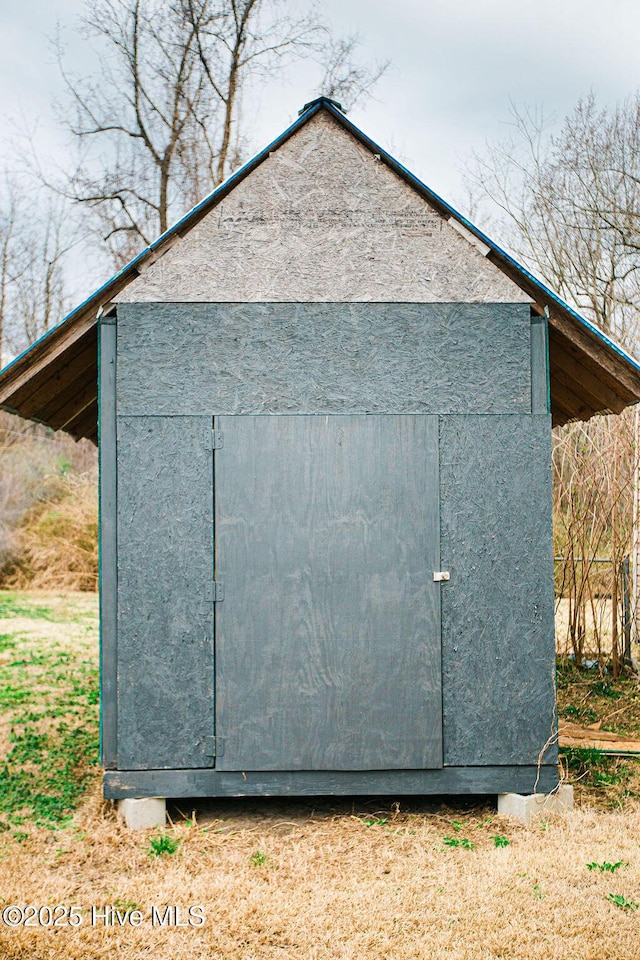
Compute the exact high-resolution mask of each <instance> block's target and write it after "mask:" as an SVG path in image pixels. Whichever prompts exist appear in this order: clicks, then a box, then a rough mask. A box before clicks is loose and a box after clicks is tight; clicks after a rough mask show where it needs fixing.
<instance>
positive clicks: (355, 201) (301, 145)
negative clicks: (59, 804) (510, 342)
mask: <svg viewBox="0 0 640 960" xmlns="http://www.w3.org/2000/svg"><path fill="white" fill-rule="evenodd" d="M118 299H119V300H120V301H121V302H124V301H131V302H136V301H169V300H176V301H227V302H228V301H264V300H284V301H287V300H290V301H318V300H320V301H323V300H326V301H332V300H333V301H338V300H340V301H383V302H384V301H386V302H394V301H402V300H409V301H417V302H442V303H448V302H455V301H463V302H484V301H494V302H529V301H530V298H529V297H527V296H526V295H525V294H524V293H523V292H522V291H521V290H520V288H519V287H517V286H516V285H515V284H514V283H513V282H512V281H511V280H509V279H508V278H507V277H506V276H505V275H504V274H503V273H502V272H501V271H500V270H499V269H498V268H497V267H496V266H494V265H493V264H491V263H490V262H489V261H488V260H487V259H486V258H485V257H484V256H483V254H482V253H481V252H480V251H479V250H478V249H476V248H475V247H474V246H473V245H472V244H471V243H470V242H469V241H468V240H467V239H465V238H463V237H462V236H460V234H458V233H457V232H456V230H454V228H453V227H452V226H451V225H450V224H449V223H448V222H447V221H446V220H445V219H444V218H443V217H442V216H441V215H440V214H439V213H437V212H436V211H435V210H434V209H433V208H431V207H430V206H429V204H428V203H427V202H426V201H425V200H424V199H423V198H422V197H421V196H419V194H417V193H416V191H415V190H413V189H412V188H411V187H409V186H408V185H407V184H406V183H405V182H404V181H403V180H401V179H400V178H399V177H398V176H397V175H396V174H395V173H393V172H392V171H391V170H390V169H389V167H387V166H386V165H385V164H383V163H382V162H379V161H377V160H376V159H375V157H374V155H373V154H372V153H370V152H369V150H368V149H367V148H366V147H364V146H363V145H362V144H361V143H359V141H357V140H356V139H355V138H354V137H353V136H352V135H351V134H350V133H348V132H347V131H346V130H345V129H344V128H342V127H341V126H339V124H338V123H337V122H336V121H335V120H333V119H332V118H331V117H329V116H328V115H327V114H325V113H320V114H318V115H317V116H316V117H314V118H313V119H312V120H310V121H309V122H308V123H307V124H306V125H305V126H304V127H302V128H301V129H300V130H299V131H298V132H297V133H296V134H294V136H293V137H291V138H290V139H289V140H288V141H286V143H284V144H283V145H282V146H281V147H280V148H279V149H278V150H276V151H275V152H274V153H273V154H272V155H271V156H270V157H268V158H267V159H266V160H265V161H264V162H263V163H262V164H261V165H260V166H259V167H258V168H257V169H256V170H254V171H253V173H251V174H250V175H249V176H248V177H247V178H246V179H245V180H243V181H242V182H241V183H240V184H238V186H236V187H235V188H234V189H233V190H232V192H231V193H230V194H228V195H227V196H226V197H225V198H224V199H223V200H222V201H221V202H220V203H219V204H218V205H217V206H216V207H215V208H214V209H213V210H212V211H211V212H210V213H208V214H207V215H206V216H205V217H204V218H203V219H202V220H201V221H200V223H198V224H197V225H196V226H195V227H193V228H192V230H191V231H190V232H189V233H188V235H187V236H186V237H185V238H184V239H183V240H182V241H180V242H179V243H178V244H177V245H176V246H174V247H173V248H172V249H171V250H169V251H168V252H167V253H166V254H165V255H164V256H162V257H161V258H160V259H159V260H157V261H156V262H155V263H154V264H153V265H151V266H150V267H149V268H148V269H147V270H146V271H145V272H144V273H143V275H142V276H141V277H140V278H139V279H137V280H135V281H134V282H133V283H131V284H130V285H129V286H128V287H127V288H126V289H125V290H124V292H123V293H122V294H120V296H119V297H118Z"/></svg>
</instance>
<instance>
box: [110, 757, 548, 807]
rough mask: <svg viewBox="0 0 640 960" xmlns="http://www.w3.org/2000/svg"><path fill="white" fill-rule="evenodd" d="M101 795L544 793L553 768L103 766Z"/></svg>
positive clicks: (114, 797)
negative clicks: (290, 770) (224, 769)
mask: <svg viewBox="0 0 640 960" xmlns="http://www.w3.org/2000/svg"><path fill="white" fill-rule="evenodd" d="M103 783H104V795H105V797H106V798H107V799H109V800H121V799H123V798H125V797H176V798H177V797H270V796H271V797H303V796H307V797H312V796H369V795H372V794H394V795H396V796H402V795H410V794H416V795H431V796H433V795H439V794H451V795H457V794H489V795H492V794H497V793H524V794H530V793H533V792H537V793H549V792H550V791H551V790H553V789H555V787H557V785H558V768H557V766H555V764H546V765H544V766H541V767H540V768H538V767H537V766H534V765H528V766H491V767H445V768H444V769H442V770H374V771H368V772H366V773H354V772H352V771H329V772H325V771H312V772H309V771H295V772H293V773H288V772H280V771H274V772H267V773H262V772H257V773H256V772H249V771H247V772H239V773H236V772H221V771H219V770H109V771H107V772H106V773H105V774H104V781H103Z"/></svg>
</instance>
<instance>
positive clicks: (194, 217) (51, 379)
mask: <svg viewBox="0 0 640 960" xmlns="http://www.w3.org/2000/svg"><path fill="white" fill-rule="evenodd" d="M319 111H327V112H328V113H329V114H330V116H331V117H333V119H334V120H336V121H337V122H338V123H339V124H340V125H341V126H342V127H343V128H344V129H345V130H347V131H348V132H349V133H350V134H351V135H352V136H353V137H355V138H356V139H357V140H358V141H359V142H360V143H361V144H362V145H363V146H364V147H366V148H367V149H368V150H369V151H371V153H373V154H374V155H375V156H376V157H377V158H378V159H379V160H380V162H382V163H384V164H386V165H387V166H388V167H389V168H390V169H391V170H392V171H393V172H394V173H395V174H396V175H397V176H399V177H400V178H401V179H402V180H403V181H404V182H405V183H407V184H408V185H409V186H410V187H412V188H413V189H414V190H415V191H416V192H417V193H418V194H419V195H420V196H421V197H422V198H423V199H424V200H425V201H426V202H427V203H428V204H429V205H430V206H431V207H432V208H434V209H435V210H436V211H437V212H438V213H439V214H440V215H441V216H443V217H444V218H445V219H447V220H451V222H452V224H453V225H455V226H457V227H458V229H460V230H461V231H463V233H464V232H466V233H467V234H468V236H469V238H470V239H471V240H473V241H474V242H476V243H479V244H481V245H482V246H483V250H484V252H485V253H486V256H487V259H488V260H489V261H490V262H492V263H493V264H495V266H496V267H498V268H499V269H500V270H501V271H502V272H503V273H504V274H505V275H506V276H508V277H509V278H510V279H511V280H513V281H514V282H515V283H516V284H517V286H518V287H520V289H521V290H522V291H524V292H525V293H526V295H527V296H529V297H530V298H531V301H532V303H533V309H535V310H537V311H539V312H540V313H541V314H542V313H546V314H547V316H548V318H549V358H550V392H551V412H552V415H553V422H554V425H557V424H563V423H567V422H568V421H569V420H576V419H577V420H586V419H588V418H589V417H591V416H593V415H594V414H597V413H611V412H613V413H619V412H620V411H622V410H623V409H624V408H625V407H626V406H628V405H629V404H631V403H635V402H636V401H638V400H640V364H639V363H638V362H637V361H636V360H635V359H634V358H633V357H632V356H631V355H630V354H628V353H627V352H626V351H625V350H623V349H622V347H620V346H619V345H618V344H616V343H615V342H614V341H613V340H612V339H611V338H610V337H608V336H606V335H605V334H604V333H602V331H601V330H599V329H598V328H597V327H596V326H595V325H594V324H592V323H591V322H590V321H588V320H587V319H586V318H585V317H583V316H581V315H580V314H579V313H578V312H577V311H575V310H573V309H572V308H571V307H570V306H569V305H568V304H567V303H565V302H564V301H563V300H562V299H561V298H560V297H558V296H557V295H556V294H555V293H553V291H552V290H550V289H549V288H548V287H547V286H546V285H545V284H544V283H542V282H541V281H540V280H538V278H537V277H535V276H534V275H533V274H532V273H530V272H529V271H528V270H527V269H526V268H525V267H523V266H522V265H521V264H520V263H518V262H517V261H516V260H514V258H513V257H511V256H510V255H509V254H508V253H506V252H505V251H504V250H502V249H501V248H500V247H499V246H498V245H497V244H495V243H494V242H493V241H492V240H491V239H490V238H489V237H487V236H486V235H485V234H484V233H483V232H482V231H481V230H479V229H478V228H477V227H476V226H475V225H474V224H472V223H471V222H470V221H469V220H467V219H466V218H465V217H463V216H462V215H461V214H460V213H458V212H457V211H456V210H455V209H454V208H453V207H452V206H450V205H449V204H448V203H446V201H444V200H443V199H442V198H441V197H440V196H438V195H437V194H436V193H434V192H433V191H432V190H430V189H429V187H427V186H426V185H425V184H423V183H422V182H421V181H420V180H419V179H418V178H417V177H415V176H414V175H413V174H412V173H411V172H410V171H409V170H407V169H406V167H404V166H403V165H402V164H401V163H399V162H398V161H397V160H395V159H394V158H393V157H392V156H391V155H390V154H388V153H387V152H386V151H385V150H383V149H382V148H381V147H380V146H378V145H377V144H376V143H374V141H372V140H371V139H370V138H369V137H367V136H366V134H364V133H363V132H362V131H361V130H360V129H359V128H358V127H356V126H355V125H354V124H353V123H352V122H351V121H350V120H348V119H347V117H346V116H345V115H344V113H343V112H342V111H341V109H340V108H339V105H338V104H336V103H335V102H334V101H332V100H329V99H326V98H324V97H321V98H319V99H317V100H314V101H312V102H311V103H309V104H306V105H305V107H304V108H303V110H302V111H301V113H300V116H299V117H298V119H297V120H296V121H295V122H294V123H293V124H291V126H290V127H288V128H287V129H286V130H285V131H284V132H283V133H282V134H281V135H280V136H279V137H278V138H277V139H276V140H274V141H273V142H272V143H270V144H269V145H268V146H267V147H265V149H264V150H262V151H261V152H260V153H258V154H256V156H255V157H253V159H251V160H250V161H249V162H248V163H246V164H245V165H244V166H243V167H241V168H240V169H239V170H238V171H237V172H236V173H234V174H232V175H231V176H230V177H229V178H228V179H227V180H226V181H225V182H224V183H222V184H221V185H220V186H219V187H218V188H217V189H216V190H214V191H213V192H212V193H211V194H210V195H209V196H208V197H206V198H205V199H204V200H203V201H202V202H201V203H199V204H197V205H196V206H195V207H194V208H193V209H192V210H191V211H190V212H189V213H187V214H186V215H185V216H184V217H183V218H182V219H181V220H179V221H178V222H177V223H175V224H174V225H173V226H172V227H171V228H170V229H169V230H167V231H166V232H165V233H164V234H162V236H160V237H158V239H157V240H156V241H154V243H152V244H151V245H150V246H149V247H147V248H146V249H145V250H143V251H142V252H141V253H140V254H138V256H137V257H135V258H134V259H133V260H132V261H131V262H130V263H128V264H127V265H126V266H125V267H123V268H122V270H120V271H119V272H118V273H116V274H115V276H113V277H112V278H111V279H110V280H109V281H108V282H107V283H105V284H103V286H101V287H100V288H99V289H98V290H96V291H95V293H93V294H92V295H91V296H90V297H89V298H88V299H87V300H85V301H84V302H83V303H81V304H80V305H79V306H78V307H77V308H76V309H75V310H73V311H72V312H71V313H70V314H69V315H68V316H67V317H65V318H64V320H62V321H61V322H60V323H59V324H58V325H57V326H56V327H54V328H53V329H52V330H50V331H49V332H48V333H47V334H45V336H43V337H42V338H41V339H40V340H38V341H37V342H36V343H34V344H33V345H32V346H31V347H29V349H28V350H26V351H25V352H24V353H23V354H21V355H20V356H19V357H18V358H17V359H16V360H14V361H13V362H12V363H10V364H9V365H8V366H7V367H6V368H5V369H4V370H3V371H2V372H1V373H0V408H1V409H4V410H8V411H10V412H13V413H17V414H20V415H21V416H23V417H26V418H27V419H32V420H36V421H39V422H42V423H45V424H47V425H49V426H51V427H53V428H54V429H64V430H66V431H67V432H68V433H70V434H71V435H72V436H74V437H75V438H76V439H79V438H81V437H87V438H88V439H90V440H92V441H93V442H97V437H98V407H97V397H98V373H97V369H98V368H97V319H98V316H99V314H100V313H101V312H102V311H103V310H104V309H105V308H107V307H108V305H109V304H110V303H111V302H112V301H113V299H114V298H115V297H117V295H118V294H119V293H120V292H121V291H122V290H123V289H124V288H125V287H126V286H128V285H129V284H130V283H131V282H132V281H133V280H134V279H135V278H136V277H137V276H139V274H140V273H141V272H142V270H144V269H145V268H146V267H147V266H149V265H150V264H151V263H153V262H154V261H155V260H156V259H157V258H158V257H160V256H162V255H163V253H165V251H166V250H167V249H168V248H169V246H171V245H172V244H173V243H174V242H175V241H176V239H178V238H180V237H182V236H184V235H185V234H187V233H188V232H189V231H190V230H191V229H192V228H193V227H194V226H195V225H196V224H197V223H198V222H199V221H200V220H201V219H202V218H203V217H205V216H206V215H207V214H208V213H209V212H210V211H211V210H212V209H213V208H214V207H215V206H216V205H217V204H218V203H220V201H221V200H222V199H224V197H226V196H227V195H228V194H229V193H230V192H231V191H232V190H233V189H234V188H235V187H236V186H237V185H238V184H239V183H240V182H241V181H242V180H244V179H245V178H246V177H248V176H249V175H250V174H251V173H252V171H254V170H255V169H256V168H257V167H258V166H259V165H260V164H261V163H263V161H264V160H266V159H267V158H268V157H269V155H270V154H271V153H273V152H274V151H275V150H277V149H278V148H279V147H281V146H282V145H283V144H284V143H285V142H286V141H287V140H289V138H290V137H292V136H293V135H294V134H295V133H296V132H297V131H298V130H299V129H300V128H301V127H302V126H303V125H304V124H306V123H308V122H309V120H310V119H311V118H312V117H314V116H315V115H316V114H317V113H318V112H319Z"/></svg>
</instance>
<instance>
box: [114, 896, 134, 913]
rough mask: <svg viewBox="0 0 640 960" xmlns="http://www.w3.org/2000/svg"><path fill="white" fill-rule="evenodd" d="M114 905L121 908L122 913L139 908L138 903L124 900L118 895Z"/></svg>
mask: <svg viewBox="0 0 640 960" xmlns="http://www.w3.org/2000/svg"><path fill="white" fill-rule="evenodd" d="M113 905H114V907H115V908H116V910H119V911H120V912H121V913H125V912H126V913H131V911H132V910H137V909H138V904H137V903H134V902H133V900H123V899H122V897H116V899H115V900H114V901H113Z"/></svg>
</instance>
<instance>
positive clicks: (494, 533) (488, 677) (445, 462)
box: [440, 416, 556, 766]
mask: <svg viewBox="0 0 640 960" xmlns="http://www.w3.org/2000/svg"><path fill="white" fill-rule="evenodd" d="M440 483H441V506H440V510H441V551H442V565H443V568H444V569H446V570H449V571H450V573H451V580H450V582H449V583H448V584H444V585H443V586H444V589H443V591H442V649H443V704H444V760H445V764H449V765H453V766H456V765H465V764H487V765H489V764H531V763H537V761H538V756H539V753H540V751H541V749H542V748H543V747H544V745H545V744H546V743H547V741H548V739H549V738H550V736H551V734H552V730H553V728H554V719H555V706H554V703H555V700H554V676H555V639H554V618H553V613H554V608H553V551H552V535H551V417H550V416H520V417H518V416H512V417H481V416H480V417H455V416H454V417H441V418H440ZM555 755H556V748H555V747H553V748H551V749H549V751H548V752H547V754H546V755H545V761H544V762H545V763H553V761H554V758H555Z"/></svg>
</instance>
